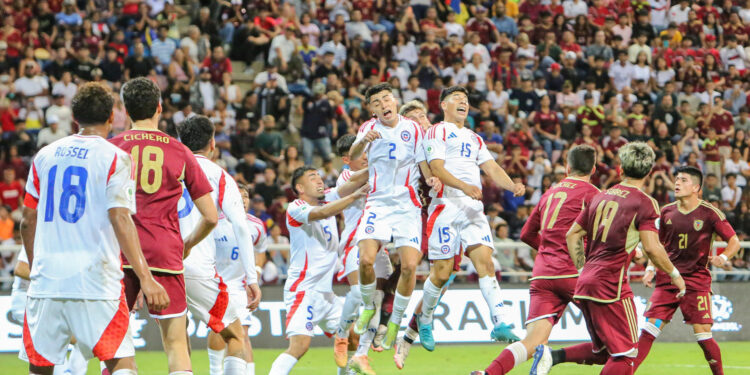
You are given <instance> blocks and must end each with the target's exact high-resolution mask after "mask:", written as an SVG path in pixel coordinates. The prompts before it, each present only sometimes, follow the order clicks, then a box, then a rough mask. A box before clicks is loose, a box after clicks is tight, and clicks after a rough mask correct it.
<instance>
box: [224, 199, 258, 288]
mask: <svg viewBox="0 0 750 375" xmlns="http://www.w3.org/2000/svg"><path fill="white" fill-rule="evenodd" d="M246 218H247V223H246V224H247V225H248V227H249V228H250V233H251V235H252V237H251V238H249V239H245V241H250V242H252V244H253V249H254V250H255V252H256V253H265V252H266V251H267V250H268V245H267V243H266V227H265V225H263V222H262V221H260V219H258V218H257V217H255V216H253V215H250V214H247V215H246ZM213 238H214V243H215V244H216V271H217V272H219V275H221V277H222V278H223V279H224V282H225V283H226V284H227V285H228V286H229V288H230V289H231V288H237V287H242V286H243V282H244V281H245V270H244V269H243V268H242V263H241V262H240V259H239V258H240V256H239V250H240V248H239V246H238V242H237V237H236V236H235V235H234V229H233V227H232V223H230V222H229V220H227V218H226V217H224V215H222V216H220V217H219V224H218V225H217V226H216V229H214V235H213Z"/></svg>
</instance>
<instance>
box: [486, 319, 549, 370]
mask: <svg viewBox="0 0 750 375" xmlns="http://www.w3.org/2000/svg"><path fill="white" fill-rule="evenodd" d="M552 327H553V324H552V322H551V321H550V320H549V319H540V320H536V321H533V322H531V323H529V324H527V325H526V337H524V338H523V340H521V341H519V342H514V343H512V344H510V345H508V346H506V347H505V349H503V351H502V352H501V353H500V355H499V356H497V358H495V360H493V361H492V363H490V365H489V366H488V367H487V368H486V369H485V370H484V372H482V371H475V373H479V374H482V373H484V374H487V375H505V374H507V373H508V372H510V370H511V369H513V368H514V367H516V366H518V365H520V364H522V363H524V362H526V361H528V360H529V359H530V358H531V357H532V356H533V355H534V352H535V348H536V347H537V346H539V345H542V344H546V343H547V341H548V340H549V335H550V333H552Z"/></svg>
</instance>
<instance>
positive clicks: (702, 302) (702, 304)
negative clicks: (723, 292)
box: [698, 296, 708, 311]
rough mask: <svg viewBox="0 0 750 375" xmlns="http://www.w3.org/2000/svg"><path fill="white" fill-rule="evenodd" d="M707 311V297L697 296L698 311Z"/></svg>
mask: <svg viewBox="0 0 750 375" xmlns="http://www.w3.org/2000/svg"><path fill="white" fill-rule="evenodd" d="M706 310H708V296H698V311H706Z"/></svg>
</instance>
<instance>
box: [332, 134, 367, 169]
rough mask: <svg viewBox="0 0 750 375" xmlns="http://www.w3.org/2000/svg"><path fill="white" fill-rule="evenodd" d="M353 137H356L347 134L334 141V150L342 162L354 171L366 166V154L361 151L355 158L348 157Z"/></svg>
mask: <svg viewBox="0 0 750 375" xmlns="http://www.w3.org/2000/svg"><path fill="white" fill-rule="evenodd" d="M355 139H357V137H355V136H353V135H351V134H347V135H345V136H342V137H341V138H339V140H338V141H336V152H337V153H338V154H339V156H341V160H342V161H343V162H344V164H346V165H348V166H349V168H351V170H352V171H354V172H356V171H359V170H362V169H365V168H367V154H365V153H363V154H362V155H360V157H359V158H357V159H355V160H352V158H351V157H349V150H350V149H351V148H352V145H353V144H354V140H355Z"/></svg>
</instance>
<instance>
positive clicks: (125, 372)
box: [74, 368, 138, 375]
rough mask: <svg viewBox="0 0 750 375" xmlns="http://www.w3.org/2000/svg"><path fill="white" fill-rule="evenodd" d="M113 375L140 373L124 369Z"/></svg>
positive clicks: (135, 374) (134, 374)
mask: <svg viewBox="0 0 750 375" xmlns="http://www.w3.org/2000/svg"><path fill="white" fill-rule="evenodd" d="M74 374H75V373H74ZM84 374H85V372H84ZM112 375H138V373H137V372H135V370H131V369H129V368H124V369H120V370H117V371H115V372H113V373H112Z"/></svg>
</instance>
